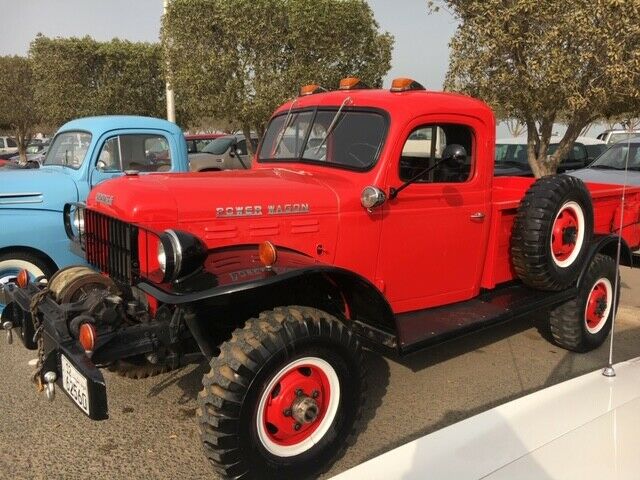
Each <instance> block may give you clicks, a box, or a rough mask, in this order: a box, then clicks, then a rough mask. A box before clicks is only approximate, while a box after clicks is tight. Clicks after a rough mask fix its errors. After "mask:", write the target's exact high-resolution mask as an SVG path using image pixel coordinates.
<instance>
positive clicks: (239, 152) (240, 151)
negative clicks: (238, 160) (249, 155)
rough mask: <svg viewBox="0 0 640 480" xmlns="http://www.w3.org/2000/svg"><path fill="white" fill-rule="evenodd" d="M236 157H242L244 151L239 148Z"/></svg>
mask: <svg viewBox="0 0 640 480" xmlns="http://www.w3.org/2000/svg"><path fill="white" fill-rule="evenodd" d="M236 155H238V156H240V155H244V154H243V153H242V150H240V149H239V148H236Z"/></svg>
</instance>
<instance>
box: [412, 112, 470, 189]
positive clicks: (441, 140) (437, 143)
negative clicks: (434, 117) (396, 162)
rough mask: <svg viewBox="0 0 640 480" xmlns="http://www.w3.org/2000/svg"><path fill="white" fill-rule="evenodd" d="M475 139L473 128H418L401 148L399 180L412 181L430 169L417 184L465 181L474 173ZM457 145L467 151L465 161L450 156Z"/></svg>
mask: <svg viewBox="0 0 640 480" xmlns="http://www.w3.org/2000/svg"><path fill="white" fill-rule="evenodd" d="M472 139H473V135H472V132H471V129H470V128H469V127H467V126H465V125H450V124H442V125H424V126H420V127H418V128H416V129H415V130H413V131H412V132H411V134H409V136H408V137H407V139H406V141H405V143H404V147H403V148H402V156H401V158H400V179H401V180H403V181H407V180H411V179H413V178H415V177H416V176H417V175H420V173H421V172H425V170H428V171H426V172H425V173H424V174H422V175H421V176H419V177H418V179H417V180H416V181H417V182H422V183H460V182H466V181H467V180H469V178H470V177H471V173H472V158H473V155H472V154H473V152H472V144H473V142H472ZM456 146H460V147H462V148H464V151H465V152H466V158H465V159H463V160H462V161H460V159H453V158H451V156H449V155H448V153H449V152H451V151H452V150H454V149H456ZM458 151H459V149H458Z"/></svg>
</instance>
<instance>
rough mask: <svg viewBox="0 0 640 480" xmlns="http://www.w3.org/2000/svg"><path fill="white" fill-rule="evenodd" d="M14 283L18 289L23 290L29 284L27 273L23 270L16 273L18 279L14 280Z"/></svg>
mask: <svg viewBox="0 0 640 480" xmlns="http://www.w3.org/2000/svg"><path fill="white" fill-rule="evenodd" d="M16 283H17V284H18V286H19V287H20V288H25V287H26V286H27V284H28V283H29V272H27V271H26V270H24V269H23V270H20V273H18V277H17V278H16Z"/></svg>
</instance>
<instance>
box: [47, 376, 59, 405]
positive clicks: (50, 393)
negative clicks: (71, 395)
mask: <svg viewBox="0 0 640 480" xmlns="http://www.w3.org/2000/svg"><path fill="white" fill-rule="evenodd" d="M57 378H58V376H57V375H56V372H45V374H44V381H45V383H46V385H45V387H44V393H45V395H46V396H47V400H49V401H50V402H53V399H54V398H56V384H55V381H56V379H57Z"/></svg>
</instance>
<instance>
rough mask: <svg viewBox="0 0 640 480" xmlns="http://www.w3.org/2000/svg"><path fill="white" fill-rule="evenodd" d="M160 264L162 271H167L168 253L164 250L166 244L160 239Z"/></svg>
mask: <svg viewBox="0 0 640 480" xmlns="http://www.w3.org/2000/svg"><path fill="white" fill-rule="evenodd" d="M158 265H160V271H161V272H162V273H166V272H167V254H166V253H165V251H164V245H162V242H161V241H160V240H158Z"/></svg>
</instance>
